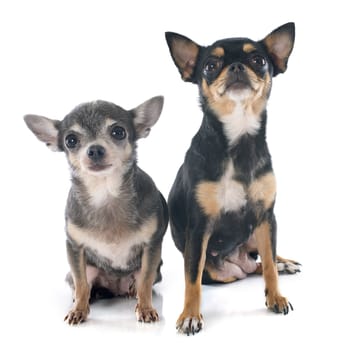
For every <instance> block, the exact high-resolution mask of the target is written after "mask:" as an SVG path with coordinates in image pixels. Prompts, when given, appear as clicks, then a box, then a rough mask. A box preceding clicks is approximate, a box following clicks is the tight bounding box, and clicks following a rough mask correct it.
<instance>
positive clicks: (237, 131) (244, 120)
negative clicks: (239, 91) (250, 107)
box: [220, 102, 260, 145]
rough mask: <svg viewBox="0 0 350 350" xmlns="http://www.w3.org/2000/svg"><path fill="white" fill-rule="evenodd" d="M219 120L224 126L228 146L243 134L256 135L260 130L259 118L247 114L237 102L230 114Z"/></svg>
mask: <svg viewBox="0 0 350 350" xmlns="http://www.w3.org/2000/svg"><path fill="white" fill-rule="evenodd" d="M220 120H221V121H222V122H223V124H224V132H225V135H226V137H227V139H228V140H229V143H230V145H233V144H234V143H235V142H236V141H237V140H238V139H239V138H240V137H241V136H243V135H244V134H249V135H256V134H257V133H258V130H259V128H260V119H259V117H258V116H256V115H255V114H251V113H248V112H247V111H246V110H245V109H244V108H243V105H242V103H240V102H237V104H236V106H235V109H234V111H233V113H232V114H228V115H225V116H223V117H222V118H220Z"/></svg>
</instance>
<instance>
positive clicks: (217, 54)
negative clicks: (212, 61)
mask: <svg viewBox="0 0 350 350" xmlns="http://www.w3.org/2000/svg"><path fill="white" fill-rule="evenodd" d="M211 54H212V55H213V56H215V57H223V56H224V55H225V50H224V49H223V48H222V47H216V48H215V49H214V50H213V51H212V52H211Z"/></svg>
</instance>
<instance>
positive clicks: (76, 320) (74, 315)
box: [64, 308, 89, 325]
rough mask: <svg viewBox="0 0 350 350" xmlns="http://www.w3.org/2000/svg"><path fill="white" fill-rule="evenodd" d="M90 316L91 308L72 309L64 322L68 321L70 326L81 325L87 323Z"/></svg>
mask: <svg viewBox="0 0 350 350" xmlns="http://www.w3.org/2000/svg"><path fill="white" fill-rule="evenodd" d="M88 314H89V308H86V309H72V310H70V311H69V312H68V314H67V315H66V317H65V318H64V320H65V321H67V322H68V324H70V325H77V324H80V323H82V322H85V321H86V319H87V316H88Z"/></svg>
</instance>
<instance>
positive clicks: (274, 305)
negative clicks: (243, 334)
mask: <svg viewBox="0 0 350 350" xmlns="http://www.w3.org/2000/svg"><path fill="white" fill-rule="evenodd" d="M254 234H255V238H256V242H257V246H258V252H259V255H260V257H261V264H262V271H263V276H264V280H265V296H266V306H267V307H268V308H269V309H270V310H272V311H274V312H276V313H281V312H283V313H284V314H285V315H286V314H287V313H288V312H289V308H291V310H293V308H292V305H291V304H290V303H289V302H288V300H287V299H286V298H285V297H283V296H282V295H281V294H280V292H279V290H278V271H277V265H276V262H275V259H274V251H273V246H272V240H271V237H272V226H271V224H270V223H269V222H267V221H264V222H263V223H261V224H260V225H259V226H258V227H257V228H256V229H255V231H254Z"/></svg>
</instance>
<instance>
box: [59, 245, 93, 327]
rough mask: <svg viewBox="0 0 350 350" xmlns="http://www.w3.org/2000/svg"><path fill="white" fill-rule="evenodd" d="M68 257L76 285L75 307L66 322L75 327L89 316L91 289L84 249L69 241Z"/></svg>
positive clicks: (67, 316)
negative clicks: (87, 276)
mask: <svg viewBox="0 0 350 350" xmlns="http://www.w3.org/2000/svg"><path fill="white" fill-rule="evenodd" d="M67 255H68V262H69V265H70V268H71V273H72V277H73V283H74V305H73V308H72V310H70V311H69V312H68V314H67V315H66V317H65V318H64V320H65V321H67V322H68V323H69V324H73V325H74V324H79V323H81V322H84V321H85V320H86V318H87V315H88V314H89V311H90V309H89V298H90V287H89V284H88V282H87V278H86V259H85V252H84V249H83V248H82V247H76V246H73V245H72V243H71V242H70V241H69V240H67Z"/></svg>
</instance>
